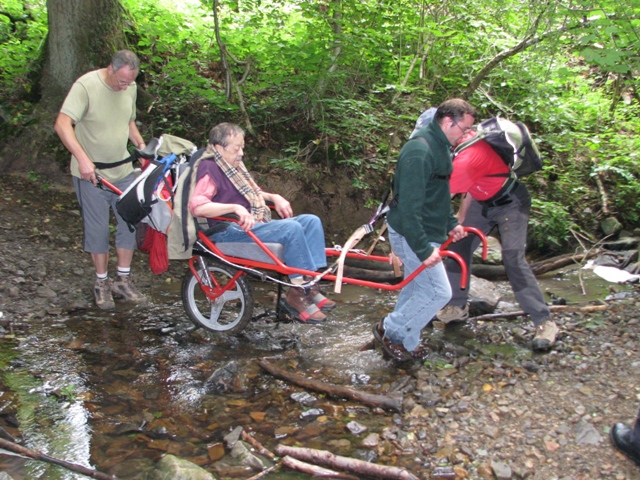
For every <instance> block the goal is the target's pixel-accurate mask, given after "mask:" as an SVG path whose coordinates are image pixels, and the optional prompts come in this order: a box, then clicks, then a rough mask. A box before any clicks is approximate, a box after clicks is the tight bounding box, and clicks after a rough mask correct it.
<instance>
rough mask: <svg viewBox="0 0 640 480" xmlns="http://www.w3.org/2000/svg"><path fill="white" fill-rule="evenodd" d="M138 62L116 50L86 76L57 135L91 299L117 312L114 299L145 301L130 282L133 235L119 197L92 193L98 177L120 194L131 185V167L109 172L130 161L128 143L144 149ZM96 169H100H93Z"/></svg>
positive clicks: (58, 123)
mask: <svg viewBox="0 0 640 480" xmlns="http://www.w3.org/2000/svg"><path fill="white" fill-rule="evenodd" d="M139 69H140V60H139V59H138V57H137V56H136V55H135V53H133V52H131V51H129V50H120V51H119V52H117V53H116V54H115V55H114V56H113V58H112V59H111V64H110V65H109V66H108V67H106V68H101V69H99V70H94V71H91V72H89V73H86V74H84V75H83V76H81V77H80V78H79V79H78V80H76V81H75V83H74V84H73V86H72V87H71V90H69V93H68V94H67V98H66V99H65V101H64V103H63V105H62V108H61V109H60V113H59V114H58V118H57V119H56V123H55V127H54V128H55V131H56V133H57V134H58V136H59V137H60V140H62V143H63V144H64V146H65V147H67V149H68V150H69V151H70V152H71V175H72V176H73V184H74V187H75V190H76V195H77V197H78V202H79V203H80V209H81V212H82V221H83V227H84V242H83V247H84V250H85V251H87V252H89V253H90V254H91V259H92V260H93V264H94V266H95V269H96V276H97V279H96V283H95V287H94V295H95V300H96V305H97V306H98V307H99V308H102V309H105V310H108V309H113V308H115V303H114V301H113V297H114V296H116V297H121V298H124V299H125V300H128V301H133V302H138V303H141V302H145V301H146V297H145V296H144V295H142V294H141V293H140V292H139V291H138V289H137V288H136V286H135V285H134V284H133V281H132V279H131V275H130V272H131V261H132V259H133V251H134V250H135V247H136V239H135V232H131V231H130V230H129V227H128V225H127V224H126V222H125V221H124V220H123V219H122V218H121V217H120V215H119V214H118V212H117V211H116V208H115V204H116V200H117V199H118V196H117V195H116V194H114V193H112V192H108V191H104V190H101V189H99V188H96V184H97V177H96V176H97V173H98V172H99V174H100V175H101V176H102V177H104V178H105V179H107V180H109V181H110V182H111V183H113V184H114V185H116V186H117V187H118V188H120V189H121V190H125V189H126V188H127V186H129V184H130V183H131V182H132V181H133V180H134V178H135V175H134V173H133V167H132V165H131V163H130V162H127V163H124V164H122V165H119V166H114V167H112V168H109V166H108V165H104V164H114V163H117V162H119V161H120V160H123V159H125V158H127V157H128V156H129V153H128V152H127V141H128V140H131V142H132V143H133V144H134V145H135V147H136V148H138V149H142V148H144V147H145V143H144V141H143V140H142V136H141V135H140V132H139V131H138V127H137V126H136V122H135V119H136V97H137V87H136V84H135V79H136V77H137V76H138V70H139ZM96 164H99V165H100V167H101V168H100V169H97V167H96ZM110 209H112V210H113V211H114V213H115V215H116V219H117V221H118V225H117V228H116V255H117V257H118V276H117V279H116V280H115V281H114V282H111V281H110V280H109V277H108V263H109V216H110V215H109V213H110V212H109V210H110Z"/></svg>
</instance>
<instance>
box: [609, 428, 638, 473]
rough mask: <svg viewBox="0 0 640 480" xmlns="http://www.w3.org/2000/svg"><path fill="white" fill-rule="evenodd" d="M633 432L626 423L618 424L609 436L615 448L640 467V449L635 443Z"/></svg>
mask: <svg viewBox="0 0 640 480" xmlns="http://www.w3.org/2000/svg"><path fill="white" fill-rule="evenodd" d="M632 434H633V430H631V429H630V428H629V427H627V426H626V425H625V424H624V423H616V424H615V425H614V426H613V428H612V429H611V432H610V434H609V436H610V437H611V441H612V442H613V446H614V447H616V448H617V449H618V450H620V451H621V452H622V453H624V454H625V455H626V456H627V457H629V458H630V459H631V460H633V461H634V463H635V464H636V465H638V466H639V467H640V447H638V446H637V444H636V443H634V442H633V435H632Z"/></svg>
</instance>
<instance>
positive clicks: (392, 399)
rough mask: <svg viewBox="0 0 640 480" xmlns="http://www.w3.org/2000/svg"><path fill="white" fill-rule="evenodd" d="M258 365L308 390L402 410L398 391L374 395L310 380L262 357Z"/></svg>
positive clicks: (275, 375)
mask: <svg viewBox="0 0 640 480" xmlns="http://www.w3.org/2000/svg"><path fill="white" fill-rule="evenodd" d="M258 365H259V366H260V368H262V369H263V370H265V371H267V372H268V373H270V374H271V375H273V376H274V377H276V378H280V379H282V380H286V381H287V382H290V383H293V384H295V385H298V386H300V387H303V388H307V389H309V390H314V391H316V392H321V393H326V394H327V395H330V396H332V397H346V398H349V399H351V400H356V401H358V402H362V403H364V404H366V405H372V406H374V407H381V408H388V409H391V410H395V411H396V412H400V411H402V398H403V395H402V393H400V392H394V393H391V394H389V395H376V394H372V393H366V392H360V391H358V390H354V389H352V388H348V387H343V386H340V385H333V384H331V383H327V382H320V381H317V380H311V379H308V378H305V377H302V376H300V375H296V374H295V373H289V372H286V371H284V370H281V369H279V368H277V367H276V366H274V365H272V364H271V363H269V362H268V361H267V360H265V359H264V358H262V359H260V360H258Z"/></svg>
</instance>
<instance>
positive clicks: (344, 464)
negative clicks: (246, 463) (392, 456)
mask: <svg viewBox="0 0 640 480" xmlns="http://www.w3.org/2000/svg"><path fill="white" fill-rule="evenodd" d="M275 453H276V455H279V456H281V457H284V456H290V457H294V458H297V459H298V460H302V461H304V462H308V463H313V464H316V465H322V466H326V467H329V468H336V469H339V470H345V471H347V472H352V473H355V474H357V475H367V476H369V477H375V478H384V479H389V480H419V479H418V477H416V476H415V475H414V474H412V473H411V472H408V471H407V470H406V469H404V468H400V467H387V466H384V465H378V464H375V463H371V462H365V461H364V460H358V459H356V458H349V457H342V456H340V455H334V454H333V453H331V452H328V451H326V450H315V449H313V448H298V447H289V446H287V445H282V444H280V445H278V446H277V447H276V449H275Z"/></svg>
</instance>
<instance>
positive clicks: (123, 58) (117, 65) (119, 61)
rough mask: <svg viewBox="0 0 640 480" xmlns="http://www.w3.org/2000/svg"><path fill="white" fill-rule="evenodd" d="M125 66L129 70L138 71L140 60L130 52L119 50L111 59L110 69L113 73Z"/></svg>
mask: <svg viewBox="0 0 640 480" xmlns="http://www.w3.org/2000/svg"><path fill="white" fill-rule="evenodd" d="M125 66H126V67H129V68H130V69H131V70H140V59H139V58H138V56H137V55H136V54H135V53H133V52H132V51H131V50H119V51H117V52H116V53H115V55H114V56H113V58H111V68H112V69H113V71H114V72H117V71H118V70H120V69H121V68H122V67H125Z"/></svg>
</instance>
